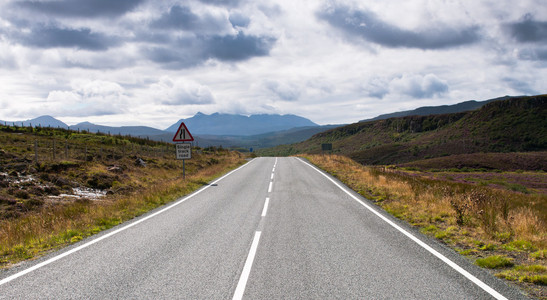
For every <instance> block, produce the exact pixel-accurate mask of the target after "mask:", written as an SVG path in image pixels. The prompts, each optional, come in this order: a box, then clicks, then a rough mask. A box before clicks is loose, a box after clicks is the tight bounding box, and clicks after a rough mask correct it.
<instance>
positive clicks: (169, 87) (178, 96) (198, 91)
mask: <svg viewBox="0 0 547 300" xmlns="http://www.w3.org/2000/svg"><path fill="white" fill-rule="evenodd" d="M150 90H151V93H152V97H154V99H156V101H158V102H159V103H160V104H164V105H190V104H197V105H203V104H212V103H214V102H215V99H214V97H213V94H212V93H211V90H210V89H209V88H208V87H207V86H204V85H201V84H199V83H197V82H195V81H191V80H185V79H179V80H172V79H171V78H169V77H166V76H164V77H162V78H161V79H160V80H159V81H158V82H157V83H154V84H152V85H151V86H150Z"/></svg>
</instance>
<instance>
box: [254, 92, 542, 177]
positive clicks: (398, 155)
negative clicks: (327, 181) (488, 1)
mask: <svg viewBox="0 0 547 300" xmlns="http://www.w3.org/2000/svg"><path fill="white" fill-rule="evenodd" d="M545 116H547V95H538V96H521V97H508V98H505V100H499V101H491V102H489V103H487V104H486V105H483V106H482V107H481V108H479V109H476V110H472V111H466V112H456V113H449V114H436V115H427V116H419V115H410V116H403V117H397V118H389V119H382V120H373V121H366V122H358V123H354V124H350V125H346V126H340V127H337V128H334V129H330V130H327V131H324V132H321V133H318V134H316V135H314V136H313V137H311V138H310V139H308V140H306V141H303V142H299V143H295V144H291V145H279V146H277V147H274V148H270V149H264V150H261V151H260V154H261V155H275V156H285V155H293V154H298V153H321V152H322V146H321V145H322V144H331V145H332V152H333V153H337V154H341V155H345V156H348V157H350V158H352V159H353V160H355V161H357V162H359V163H362V164H367V165H368V164H380V165H391V164H402V163H408V162H412V161H417V160H423V159H430V158H441V157H448V156H452V155H465V154H471V153H507V152H530V151H546V150H547V118H545ZM544 167H545V165H543V166H542V168H544Z"/></svg>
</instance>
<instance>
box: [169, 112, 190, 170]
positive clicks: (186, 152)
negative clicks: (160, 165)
mask: <svg viewBox="0 0 547 300" xmlns="http://www.w3.org/2000/svg"><path fill="white" fill-rule="evenodd" d="M193 140H194V137H193V136H192V134H191V133H190V131H188V128H187V127H186V125H184V122H181V123H180V126H179V129H178V130H177V132H176V133H175V136H174V137H173V142H175V143H176V153H177V159H182V178H183V179H186V164H185V161H186V160H187V159H191V158H192V145H191V144H189V143H184V142H191V141H193Z"/></svg>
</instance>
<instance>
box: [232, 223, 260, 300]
mask: <svg viewBox="0 0 547 300" xmlns="http://www.w3.org/2000/svg"><path fill="white" fill-rule="evenodd" d="M261 234H262V232H261V231H256V232H255V236H254V238H253V242H252V244H251V250H249V255H248V256H247V260H246V261H245V265H244V266H243V272H241V276H240V277H239V281H238V283H237V287H236V290H235V292H234V297H233V298H232V299H233V300H240V299H242V298H243V293H245V286H246V285H247V280H249V274H250V273H251V267H252V266H253V261H254V259H255V255H256V249H257V248H258V242H259V241H260V235H261Z"/></svg>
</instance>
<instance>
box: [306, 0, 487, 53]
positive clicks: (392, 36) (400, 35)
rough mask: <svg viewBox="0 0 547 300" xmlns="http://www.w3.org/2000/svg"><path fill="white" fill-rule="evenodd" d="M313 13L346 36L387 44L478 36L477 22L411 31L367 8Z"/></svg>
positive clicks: (451, 43) (446, 42)
mask: <svg viewBox="0 0 547 300" xmlns="http://www.w3.org/2000/svg"><path fill="white" fill-rule="evenodd" d="M317 16H318V17H319V18H320V19H323V20H325V21H327V23H329V24H330V25H331V26H333V27H335V28H338V29H339V30H341V31H343V32H344V33H346V34H348V35H350V36H359V37H361V38H363V39H365V40H367V41H370V42H373V43H376V44H380V45H382V46H385V47H390V48H398V47H405V48H419V49H442V48H450V47H457V46H462V45H467V44H472V43H475V42H477V41H478V40H479V39H480V34H479V30H480V28H479V27H478V26H470V27H466V28H451V27H437V28H427V29H425V30H423V31H411V30H407V29H403V28H399V27H397V26H395V25H393V24H389V23H387V22H384V21H382V20H381V19H380V18H378V16H377V15H376V14H375V13H373V12H371V11H366V10H357V9H352V8H350V7H347V6H335V7H331V8H326V9H324V10H321V11H319V12H317Z"/></svg>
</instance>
